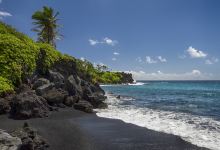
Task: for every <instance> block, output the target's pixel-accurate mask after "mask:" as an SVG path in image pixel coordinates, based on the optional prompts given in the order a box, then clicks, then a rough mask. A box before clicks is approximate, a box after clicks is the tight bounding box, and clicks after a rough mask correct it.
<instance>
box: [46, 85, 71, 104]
mask: <svg viewBox="0 0 220 150" xmlns="http://www.w3.org/2000/svg"><path fill="white" fill-rule="evenodd" d="M68 95H69V94H68V92H67V91H64V90H62V89H56V88H53V89H51V90H49V91H47V92H46V93H45V94H44V95H42V96H43V98H45V99H46V100H47V103H48V104H49V105H51V106H59V105H60V104H63V103H64V100H65V99H66V98H67V97H68Z"/></svg>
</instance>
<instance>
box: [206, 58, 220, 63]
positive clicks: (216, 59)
mask: <svg viewBox="0 0 220 150" xmlns="http://www.w3.org/2000/svg"><path fill="white" fill-rule="evenodd" d="M218 61H219V60H218V58H212V59H206V60H205V64H207V65H212V64H215V63H217V62H218Z"/></svg>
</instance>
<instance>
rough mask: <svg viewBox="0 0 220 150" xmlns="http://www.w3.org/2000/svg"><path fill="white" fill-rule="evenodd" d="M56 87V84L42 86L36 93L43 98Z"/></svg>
mask: <svg viewBox="0 0 220 150" xmlns="http://www.w3.org/2000/svg"><path fill="white" fill-rule="evenodd" d="M54 86H55V85H54V83H48V84H45V85H42V86H40V87H38V88H37V89H36V93H37V95H40V96H42V95H44V94H45V93H47V92H48V91H49V90H51V89H52V88H53V87H54Z"/></svg>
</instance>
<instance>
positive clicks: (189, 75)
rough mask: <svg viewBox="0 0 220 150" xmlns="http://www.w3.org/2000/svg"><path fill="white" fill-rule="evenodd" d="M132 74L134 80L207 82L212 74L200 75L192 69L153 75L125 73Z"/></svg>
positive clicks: (137, 72) (199, 72) (134, 72)
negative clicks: (184, 71) (183, 71)
mask: <svg viewBox="0 0 220 150" xmlns="http://www.w3.org/2000/svg"><path fill="white" fill-rule="evenodd" d="M126 72H129V73H132V75H133V77H134V79H135V80H207V79H211V77H212V76H213V75H212V74H208V73H202V72H201V71H199V70H197V69H194V70H192V71H191V72H186V73H163V72H162V71H160V70H159V71H157V72H153V73H146V72H144V71H126Z"/></svg>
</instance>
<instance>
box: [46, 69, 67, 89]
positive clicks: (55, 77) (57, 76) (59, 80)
mask: <svg viewBox="0 0 220 150" xmlns="http://www.w3.org/2000/svg"><path fill="white" fill-rule="evenodd" d="M49 79H50V81H51V82H54V84H55V87H56V88H63V87H64V77H63V75H62V74H61V73H59V72H55V71H52V70H49Z"/></svg>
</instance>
